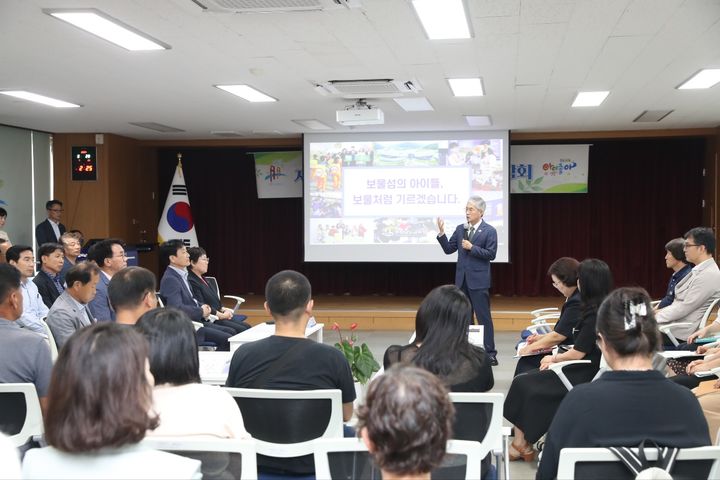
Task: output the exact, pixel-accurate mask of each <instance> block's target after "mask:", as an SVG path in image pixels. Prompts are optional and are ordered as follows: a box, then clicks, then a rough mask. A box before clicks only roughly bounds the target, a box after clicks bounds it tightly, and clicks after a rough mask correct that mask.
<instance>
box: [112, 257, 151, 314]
mask: <svg viewBox="0 0 720 480" xmlns="http://www.w3.org/2000/svg"><path fill="white" fill-rule="evenodd" d="M107 295H108V299H109V300H110V304H111V305H112V307H113V310H115V321H116V322H117V323H120V324H122V325H135V323H136V322H137V321H138V319H139V318H140V317H141V316H142V315H143V314H144V313H145V312H147V311H150V310H152V309H153V308H155V307H157V296H156V295H155V275H153V273H152V272H151V271H150V270H148V269H146V268H143V267H126V268H123V269H122V270H120V271H119V272H117V273H116V274H115V275H113V277H112V279H111V280H110V283H109V284H108V288H107Z"/></svg>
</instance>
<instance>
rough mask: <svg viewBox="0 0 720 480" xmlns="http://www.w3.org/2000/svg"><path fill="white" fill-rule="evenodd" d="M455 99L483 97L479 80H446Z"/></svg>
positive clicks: (483, 91) (480, 80) (483, 92)
mask: <svg viewBox="0 0 720 480" xmlns="http://www.w3.org/2000/svg"><path fill="white" fill-rule="evenodd" d="M448 83H449V84H450V89H451V90H452V92H453V95H455V96H456V97H482V96H483V95H485V90H484V89H483V84H482V79H481V78H448Z"/></svg>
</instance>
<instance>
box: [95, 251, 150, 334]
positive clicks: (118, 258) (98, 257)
mask: <svg viewBox="0 0 720 480" xmlns="http://www.w3.org/2000/svg"><path fill="white" fill-rule="evenodd" d="M123 245H124V244H123V242H122V240H119V239H117V238H108V239H105V240H103V241H101V242H98V243H96V244H95V245H93V246H92V247H90V251H89V252H88V257H87V258H88V260H91V261H93V262H95V263H96V264H97V266H98V267H100V281H99V282H98V284H97V293H96V294H95V298H93V299H92V301H91V302H90V304H89V305H88V307H90V311H91V312H92V314H93V315H95V319H96V320H97V321H98V322H109V321H112V322H114V321H115V311H114V310H113V309H112V307H111V306H110V300H109V299H108V285H109V284H110V279H111V278H112V277H113V275H115V274H116V273H117V272H119V271H120V270H122V269H123V268H125V267H127V256H126V255H125V249H124V248H123ZM154 293H155V292H154V291H153V294H154Z"/></svg>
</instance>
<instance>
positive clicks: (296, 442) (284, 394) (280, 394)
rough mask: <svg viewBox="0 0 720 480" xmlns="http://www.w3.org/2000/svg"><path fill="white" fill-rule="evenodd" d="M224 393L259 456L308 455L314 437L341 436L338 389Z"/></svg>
mask: <svg viewBox="0 0 720 480" xmlns="http://www.w3.org/2000/svg"><path fill="white" fill-rule="evenodd" d="M225 390H227V391H228V393H230V395H232V396H233V398H235V401H236V402H237V404H238V407H239V408H240V412H241V413H242V417H243V422H244V423H245V429H246V430H247V431H248V433H249V434H250V435H252V437H253V438H254V439H255V444H256V448H257V452H258V453H259V454H262V455H267V456H270V457H280V458H288V457H299V456H301V455H311V454H312V453H313V440H315V439H316V438H342V436H343V423H342V422H343V416H342V394H341V392H340V390H337V389H334V390H265V389H254V388H226V389H225Z"/></svg>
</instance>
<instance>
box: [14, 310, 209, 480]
mask: <svg viewBox="0 0 720 480" xmlns="http://www.w3.org/2000/svg"><path fill="white" fill-rule="evenodd" d="M153 383H154V380H153V376H152V374H151V373H150V368H149V363H148V345H147V342H146V341H145V339H144V338H143V337H142V336H141V335H140V334H139V333H137V332H136V331H135V330H134V329H133V328H130V327H127V326H124V325H118V324H116V323H110V322H103V323H97V324H95V325H92V326H90V327H87V328H84V329H82V330H79V331H78V332H76V333H75V334H74V335H73V336H71V337H70V338H69V339H68V341H67V343H65V345H64V347H63V349H62V350H61V351H60V355H59V356H58V359H57V362H56V363H55V367H54V369H53V373H52V378H51V380H50V390H49V393H48V409H47V413H46V415H45V440H46V441H47V443H48V444H49V445H50V446H49V447H47V448H38V449H32V450H29V451H28V452H27V453H26V455H25V460H24V462H23V478H43V479H55V478H188V479H189V478H200V462H199V461H197V460H190V459H188V458H183V457H179V456H177V455H172V454H170V453H166V452H159V451H155V450H151V449H147V448H144V447H141V446H139V445H138V443H139V442H140V440H142V439H143V438H144V437H145V433H146V432H147V431H148V430H153V429H154V428H156V427H157V425H158V418H157V416H156V415H155V414H154V413H153V411H152V388H153Z"/></svg>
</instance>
